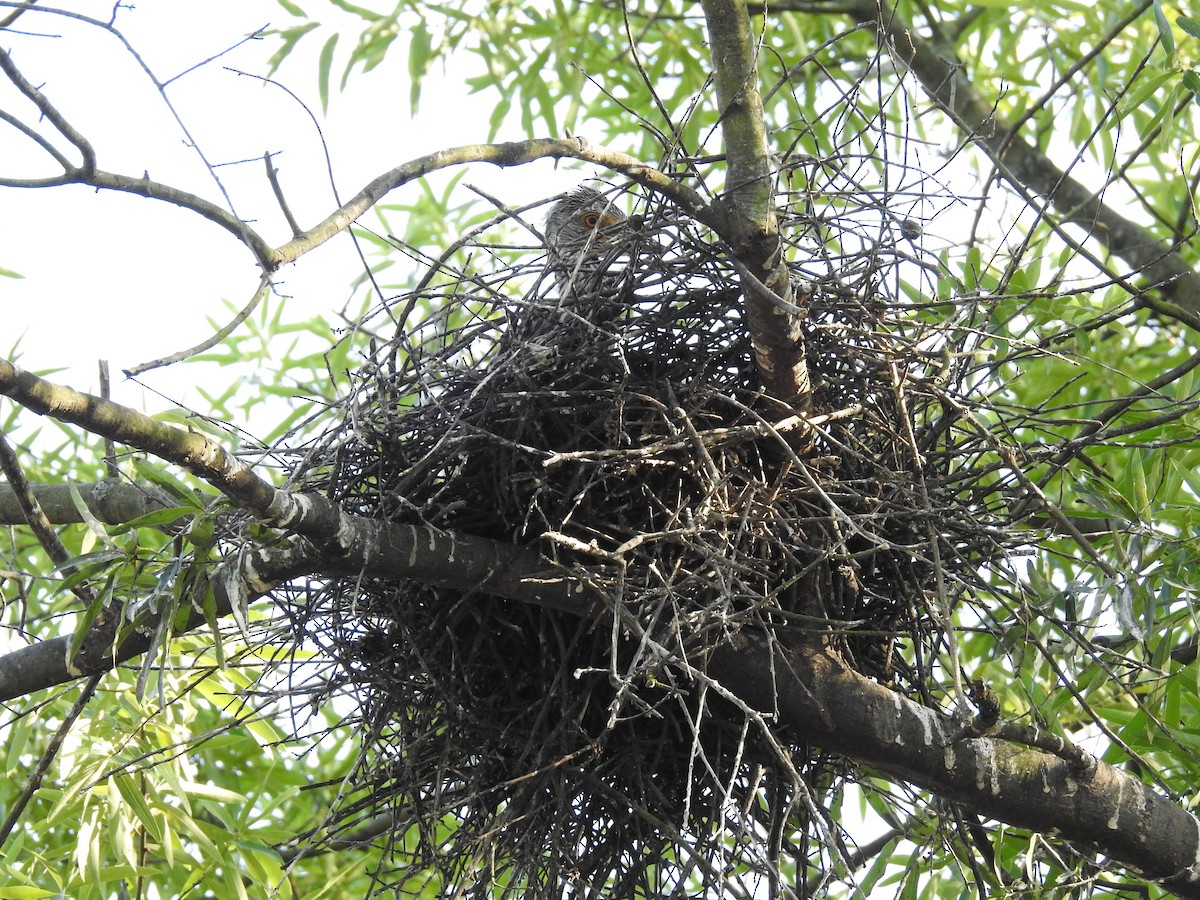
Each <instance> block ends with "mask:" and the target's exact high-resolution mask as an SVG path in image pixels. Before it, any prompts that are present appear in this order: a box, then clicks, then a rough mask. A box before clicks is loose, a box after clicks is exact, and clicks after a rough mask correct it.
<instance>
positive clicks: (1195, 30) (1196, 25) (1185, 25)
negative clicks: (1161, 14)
mask: <svg viewBox="0 0 1200 900" xmlns="http://www.w3.org/2000/svg"><path fill="white" fill-rule="evenodd" d="M1175 24H1176V25H1178V26H1179V29H1180V30H1181V31H1183V32H1184V33H1186V34H1189V35H1191V36H1192V37H1194V38H1196V39H1198V40H1200V22H1197V21H1196V20H1195V19H1190V18H1188V17H1187V16H1177V17H1176V19H1175Z"/></svg>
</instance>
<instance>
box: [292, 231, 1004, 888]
mask: <svg viewBox="0 0 1200 900" xmlns="http://www.w3.org/2000/svg"><path fill="white" fill-rule="evenodd" d="M851 212H853V210H847V212H846V215H847V217H848V219H853V216H851V215H850V213H851ZM875 219H876V220H877V221H878V216H876V217H875ZM644 220H645V225H644V235H643V238H644V239H643V240H642V241H641V243H640V244H639V245H638V247H637V248H635V249H634V250H633V251H631V252H629V253H628V254H625V255H624V256H623V257H622V258H621V259H618V260H612V261H611V263H610V265H609V266H608V268H607V272H606V273H605V275H604V284H603V285H600V284H596V285H594V286H593V288H591V289H594V296H591V297H590V299H589V295H588V294H587V293H586V291H587V290H589V288H588V287H587V286H586V285H574V286H571V287H570V288H569V289H568V288H564V286H562V285H559V286H555V285H554V284H553V282H552V280H551V279H549V278H546V277H543V275H544V273H543V262H542V261H541V260H540V259H533V260H528V259H521V260H517V261H515V262H513V263H512V264H510V265H508V266H507V267H504V266H501V265H499V264H498V258H497V257H493V259H492V269H491V270H490V271H488V272H487V273H486V274H484V273H479V272H475V271H473V270H467V269H466V267H464V268H463V270H455V269H453V268H451V267H450V265H449V263H445V264H444V265H440V266H439V268H437V269H436V270H435V271H434V272H432V273H431V276H430V277H429V278H427V279H426V281H425V283H424V284H423V286H422V287H421V288H420V289H419V291H418V292H417V293H416V294H415V295H412V296H408V297H405V298H402V300H401V302H400V303H399V304H396V305H395V306H394V307H393V309H399V308H403V309H404V310H405V312H406V314H407V318H406V319H405V326H404V327H403V328H402V329H401V330H400V331H399V333H397V334H395V335H394V336H393V337H391V338H390V339H387V340H386V341H384V342H382V343H381V344H380V345H379V346H378V347H377V348H376V350H375V352H374V354H373V356H372V357H371V359H370V360H369V361H368V364H367V365H366V366H364V368H363V369H362V372H361V376H360V380H359V382H358V386H357V388H356V390H355V392H354V395H353V396H352V397H350V398H349V399H348V401H347V406H346V409H347V415H346V416H345V419H344V420H343V421H342V423H341V424H340V425H339V426H338V427H337V428H336V429H334V431H333V432H332V433H331V434H330V435H327V437H326V441H325V443H324V444H323V446H325V447H327V448H330V449H329V450H328V452H325V453H324V454H323V455H322V456H321V458H320V459H313V460H310V466H311V469H310V470H309V471H308V472H307V473H299V476H301V477H302V478H303V479H304V480H306V481H307V482H308V483H309V485H310V486H316V487H320V488H322V489H324V490H326V491H328V493H329V494H330V496H331V497H333V498H334V499H335V500H337V501H338V502H339V503H341V504H342V505H343V506H345V507H346V508H347V509H348V510H350V511H352V512H355V513H359V514H363V515H370V516H378V517H380V518H384V519H389V520H392V521H399V522H414V523H422V524H426V525H432V526H435V527H438V528H445V529H449V530H456V531H461V532H465V533H470V534H474V535H480V536H486V537H490V538H494V539H500V540H505V541H512V542H516V543H521V544H533V545H535V546H537V547H539V548H540V549H541V550H542V552H543V553H545V554H546V555H547V556H548V557H549V558H551V559H552V560H553V561H554V562H555V563H556V564H558V565H560V566H564V567H567V568H571V569H573V570H576V571H577V572H578V573H579V574H580V575H581V577H585V578H586V579H587V580H588V581H589V583H590V584H592V585H593V587H594V588H595V589H596V590H597V591H598V592H599V593H601V594H602V595H603V596H604V597H605V598H606V602H607V606H608V609H609V612H610V614H611V615H610V616H609V617H608V618H607V619H605V620H603V621H583V620H579V619H576V618H572V617H570V616H569V615H566V614H564V613H560V612H557V611H554V610H547V609H542V608H538V607H534V606H530V605H526V604H522V603H519V602H515V601H511V600H504V599H499V598H495V597H488V596H479V595H475V594H471V593H462V592H452V591H446V590H440V589H435V588H431V587H428V586H424V585H419V584H413V583H406V582H400V583H395V582H386V583H385V582H381V581H370V580H367V581H364V580H362V579H342V580H337V581H330V582H326V583H322V584H321V585H319V586H316V587H314V588H313V589H312V590H311V591H310V593H309V595H308V596H307V597H306V601H305V604H304V607H303V609H302V610H298V611H297V621H298V623H299V624H300V626H301V628H302V633H303V635H304V639H306V640H308V641H311V642H313V643H315V644H316V645H318V646H319V647H320V648H321V650H322V652H323V653H325V654H327V655H328V657H329V658H330V659H332V660H334V661H335V662H336V665H337V668H336V670H335V674H332V675H330V676H329V679H328V690H329V692H330V693H335V692H347V693H349V694H350V695H352V696H353V698H354V700H355V702H356V704H357V710H358V712H357V715H356V719H357V722H358V726H359V728H360V731H361V734H362V736H363V740H364V742H365V745H366V759H367V763H366V764H365V765H364V766H363V767H362V769H361V773H360V775H359V778H358V781H357V785H356V786H357V788H358V789H359V792H358V797H359V799H358V800H357V801H356V802H355V803H353V804H351V805H349V806H348V807H347V808H346V809H345V810H343V812H342V814H343V816H344V822H345V823H347V825H346V827H349V824H350V823H352V822H354V821H356V820H357V819H358V818H360V817H363V816H366V815H369V814H371V813H374V812H377V811H378V810H380V809H390V810H391V811H392V812H393V813H394V817H395V822H396V823H397V824H396V826H395V828H394V830H393V832H392V834H391V838H390V848H391V851H392V859H393V862H394V864H395V867H394V868H392V869H389V870H388V871H386V872H381V873H380V878H381V883H384V884H388V885H390V886H391V887H393V888H396V889H398V890H403V889H405V886H406V884H408V881H407V879H408V878H410V876H411V872H412V871H415V870H422V871H424V872H426V873H428V872H434V873H436V877H438V878H440V879H442V881H443V883H444V885H445V892H446V893H447V894H449V893H451V886H453V887H454V889H455V890H458V891H459V892H461V893H463V894H465V895H470V896H480V897H482V896H489V897H491V896H495V895H496V892H497V890H499V894H501V895H504V896H530V897H560V896H563V893H562V892H563V890H564V889H565V888H566V886H572V888H573V890H574V891H575V893H574V894H573V895H572V896H579V897H584V896H589V897H590V896H596V897H600V896H604V897H610V896H622V897H624V896H630V897H632V896H646V897H650V896H659V895H662V894H663V893H664V892H665V891H666V890H668V889H669V888H672V887H675V886H678V885H681V884H684V883H688V882H689V880H690V881H691V882H693V883H697V884H717V883H721V884H722V885H723V886H724V887H723V889H725V890H727V891H729V892H730V895H731V896H736V895H737V894H738V891H737V890H735V889H732V888H731V887H730V885H729V881H728V875H727V874H722V873H727V871H728V870H727V868H726V867H727V865H729V864H731V863H732V864H734V865H735V866H736V865H741V866H743V867H744V868H745V869H746V870H747V871H751V872H752V871H756V870H758V869H759V868H761V866H762V865H763V862H764V859H765V854H766V853H767V850H766V848H767V847H768V846H769V845H770V843H771V841H770V840H769V839H768V838H769V835H770V834H771V833H772V832H774V831H777V830H778V828H779V827H780V821H781V819H780V817H781V816H782V817H784V818H787V817H789V816H791V817H795V816H797V815H798V816H799V817H800V818H801V819H804V818H810V817H811V813H812V811H813V810H815V809H816V804H815V799H816V798H817V797H818V795H819V793H820V791H822V790H823V789H825V788H827V787H828V786H829V784H830V783H831V781H832V780H834V779H836V778H838V777H840V775H839V771H838V770H837V769H836V767H834V766H833V765H832V764H831V763H829V761H828V760H825V759H823V758H822V757H820V756H817V755H814V754H813V751H812V750H811V748H807V747H805V746H804V745H803V743H802V742H801V741H800V740H799V738H797V737H796V736H793V737H792V745H791V746H790V747H785V746H784V744H783V743H780V741H779V740H778V739H777V736H775V735H772V734H770V733H769V731H768V730H767V729H766V728H765V726H764V723H763V722H762V720H761V718H759V719H757V720H756V719H755V718H754V716H753V715H752V714H751V711H749V710H746V709H742V708H739V707H738V706H737V704H735V703H732V702H730V701H729V700H728V699H723V698H721V697H720V696H718V695H717V694H716V693H714V692H712V691H710V690H709V689H708V685H707V683H706V682H705V681H704V680H703V678H700V677H698V674H699V670H697V669H694V668H691V667H690V666H689V665H687V664H681V661H686V660H702V659H703V658H704V654H705V652H706V651H707V650H708V649H711V648H713V647H715V646H717V645H719V644H720V643H721V642H723V641H725V640H727V639H728V637H729V635H730V634H731V633H733V632H735V631H737V630H738V629H741V628H757V629H766V630H767V631H768V632H770V633H774V634H779V633H783V632H785V631H787V632H791V633H801V634H808V635H815V634H820V635H823V636H824V639H825V640H828V641H831V642H833V646H836V647H837V648H838V650H839V652H841V653H842V654H843V655H844V656H845V658H846V659H847V660H848V661H849V662H850V663H851V664H852V665H853V666H855V667H856V668H857V669H858V670H859V671H861V672H864V673H866V674H868V675H870V676H872V677H875V678H878V679H880V680H881V681H885V682H887V683H892V684H895V685H896V686H897V688H898V689H900V690H904V691H907V692H909V693H914V694H922V693H923V692H924V691H926V690H927V678H928V676H929V674H930V668H929V667H930V661H931V659H932V658H933V656H934V655H935V654H936V652H937V650H938V648H937V642H938V641H939V640H940V635H941V633H942V632H941V630H940V626H939V623H940V622H942V621H943V619H942V617H943V616H944V614H945V611H946V609H948V607H949V605H952V604H953V602H954V594H955V593H956V592H957V591H960V590H961V589H962V587H963V584H964V579H963V578H961V577H960V578H959V579H958V580H957V581H955V582H952V583H950V584H949V586H947V583H946V580H945V579H944V578H942V579H939V578H937V577H935V576H936V575H937V573H938V572H944V571H945V570H953V571H956V572H959V573H962V572H970V571H973V570H974V568H975V567H977V566H978V564H979V562H980V561H981V560H985V559H988V558H991V557H992V556H994V555H995V554H996V553H998V552H1000V551H1001V550H1002V549H1003V543H1004V542H1003V541H1002V540H1001V539H999V538H998V532H997V531H996V529H994V528H992V527H989V526H988V525H987V524H986V520H987V494H986V493H981V494H973V493H971V492H969V491H968V492H965V493H964V491H963V488H962V485H961V484H960V483H956V482H954V481H953V480H952V479H951V477H950V464H951V460H952V459H953V458H954V454H956V453H958V449H957V448H950V447H948V446H947V443H948V441H952V440H953V439H954V438H953V437H952V432H951V431H950V430H948V429H946V428H944V427H940V426H939V425H938V424H937V418H938V410H939V409H940V407H938V405H937V401H936V391H932V390H926V389H924V388H922V387H921V386H922V385H924V384H927V383H929V378H928V374H929V369H930V352H929V350H928V349H927V348H928V347H930V346H932V344H931V343H930V335H929V334H928V333H916V332H914V330H913V327H912V325H911V324H910V323H909V322H907V321H906V320H903V319H901V318H898V317H896V314H895V307H896V303H895V298H894V297H890V296H888V295H887V293H886V290H885V277H886V276H887V275H888V273H889V272H890V271H891V270H892V269H894V267H895V265H896V264H897V263H896V259H897V257H896V256H895V255H894V254H893V255H889V254H887V253H881V252H880V249H879V247H880V244H879V241H878V239H873V240H871V241H869V242H867V241H863V240H858V239H857V238H856V235H857V233H858V232H857V231H856V229H861V228H862V227H863V225H862V222H861V221H860V220H859V219H853V222H854V224H853V227H842V230H841V231H840V232H839V233H838V234H837V235H836V238H837V239H836V240H833V239H831V222H830V220H829V219H828V218H825V219H822V220H818V218H817V217H814V216H813V215H811V213H809V212H798V213H796V214H794V215H792V216H790V217H787V218H785V228H786V229H787V233H788V234H789V237H790V240H791V241H792V242H793V245H794V248H795V249H796V250H797V251H799V252H797V258H798V259H803V260H805V263H804V265H802V266H800V265H798V266H797V267H796V277H797V278H800V279H803V280H804V281H805V286H806V292H807V293H808V294H810V295H811V303H812V310H813V312H812V318H811V321H810V327H809V331H808V335H807V337H808V340H809V342H810V345H809V359H810V360H811V366H812V375H813V382H814V386H815V394H814V412H815V413H816V414H817V415H819V416H824V417H825V418H823V419H822V420H821V424H820V425H818V426H817V429H816V434H815V440H814V442H813V444H812V448H811V451H810V452H809V453H807V454H806V455H805V456H803V457H802V456H798V455H797V453H796V451H795V450H794V449H793V444H792V443H789V441H788V440H786V439H785V438H784V437H783V436H781V435H780V434H779V433H778V432H777V431H776V430H775V428H774V423H775V422H776V421H777V420H778V418H779V417H780V415H779V412H778V410H777V409H776V408H775V407H773V405H772V404H771V403H770V402H769V401H768V400H767V399H766V398H764V397H763V396H762V394H761V391H760V387H759V383H758V378H757V374H756V372H755V369H754V365H753V354H752V348H751V346H750V344H749V339H748V337H747V333H746V329H745V328H744V327H743V319H742V313H741V310H740V305H739V303H740V293H739V289H738V285H737V281H736V278H735V275H734V273H733V271H732V269H731V267H730V266H729V265H728V264H727V263H726V262H725V261H724V260H723V259H722V257H721V254H720V252H719V251H718V249H717V248H716V246H715V244H714V243H713V242H712V241H711V240H709V239H708V238H707V237H706V235H705V234H703V233H702V232H700V231H697V230H696V229H695V228H694V227H693V226H692V225H691V224H689V223H687V222H680V221H677V220H675V219H674V218H673V217H672V216H671V215H670V214H669V212H668V211H666V210H663V209H652V210H649V211H647V213H646V215H645V216H644ZM614 279H616V280H615V281H614ZM568 291H570V295H569V296H567V293H568ZM418 309H425V310H428V312H427V314H426V315H424V316H420V315H418V314H417V313H416V311H417V310H418ZM381 320H382V318H381V319H379V320H377V321H381ZM372 324H373V323H372V322H367V323H364V327H372ZM981 523H985V524H981ZM935 595H937V596H935ZM931 598H932V599H931ZM785 737H786V736H785ZM767 785H769V790H768V793H769V795H770V797H771V798H772V802H771V803H770V804H769V808H766V807H764V806H763V805H762V804H761V803H760V802H759V801H758V799H757V798H758V797H759V795H760V792H761V791H762V790H764V789H765V788H764V786H767ZM810 820H811V818H810ZM814 827H816V829H817V831H818V832H820V831H821V830H822V829H823V828H825V826H824V824H823V823H822V822H821V821H820V817H819V816H817V817H816V820H815V822H814ZM668 863H669V864H668ZM497 885H503V888H502V889H498V888H497Z"/></svg>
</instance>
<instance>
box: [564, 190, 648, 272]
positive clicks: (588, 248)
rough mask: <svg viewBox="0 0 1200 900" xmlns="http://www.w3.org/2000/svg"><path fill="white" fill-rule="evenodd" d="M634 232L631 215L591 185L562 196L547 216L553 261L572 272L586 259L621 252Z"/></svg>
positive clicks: (599, 258)
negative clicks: (627, 214)
mask: <svg viewBox="0 0 1200 900" xmlns="http://www.w3.org/2000/svg"><path fill="white" fill-rule="evenodd" d="M633 233H634V229H633V228H631V226H630V222H629V219H628V217H627V216H626V215H625V214H624V213H623V212H621V211H620V210H619V209H617V208H616V207H615V206H614V205H613V203H612V201H611V200H610V199H609V198H608V197H606V196H605V195H604V194H602V193H600V192H599V191H597V190H595V189H594V188H590V187H582V188H578V189H577V190H575V191H573V192H571V193H570V194H568V195H567V196H566V197H564V198H563V199H562V200H559V201H558V202H557V203H555V204H554V206H552V207H551V208H550V214H549V215H548V216H547V217H546V248H547V250H549V251H550V261H551V264H552V265H553V266H554V267H555V268H556V269H558V270H559V271H560V272H563V273H568V274H569V273H572V272H576V271H578V270H579V268H580V267H581V265H583V264H585V263H589V262H602V261H604V260H606V259H609V258H611V257H612V256H613V255H615V254H617V253H619V252H620V251H621V250H622V249H624V248H625V247H626V245H627V244H628V243H629V241H630V239H631V237H632V235H633Z"/></svg>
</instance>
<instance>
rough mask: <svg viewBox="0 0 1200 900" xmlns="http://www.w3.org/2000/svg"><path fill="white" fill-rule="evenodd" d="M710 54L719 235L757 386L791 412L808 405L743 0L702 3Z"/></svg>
mask: <svg viewBox="0 0 1200 900" xmlns="http://www.w3.org/2000/svg"><path fill="white" fill-rule="evenodd" d="M701 5H702V6H703V9H704V17H705V19H706V21H707V25H708V39H709V44H710V46H711V49H712V60H713V72H714V76H715V84H716V89H717V101H718V103H719V104H720V109H721V135H722V138H723V140H724V143H725V154H726V162H727V166H728V176H727V181H726V185H725V191H726V193H725V196H724V198H723V201H724V203H723V205H724V212H725V217H726V221H727V227H726V228H725V229H724V231H723V233H722V237H724V238H725V239H726V242H727V243H728V244H729V245H730V248H731V250H732V255H733V257H734V259H735V260H736V262H737V265H738V271H739V274H740V276H741V280H742V285H743V293H744V295H745V302H746V318H747V321H748V324H749V326H750V336H751V339H752V340H753V342H754V355H755V360H756V362H757V363H758V368H759V371H760V373H761V375H762V379H763V384H764V386H765V387H766V388H767V390H768V391H769V392H770V393H771V394H772V395H773V396H774V397H775V398H776V399H778V400H781V401H782V402H783V403H785V404H786V405H787V406H788V407H790V408H791V409H793V410H795V411H797V412H804V411H806V410H807V409H808V407H809V404H810V402H811V393H812V387H811V385H810V383H809V377H808V364H807V362H806V360H805V351H804V336H803V333H802V331H801V327H802V324H803V320H802V316H801V315H798V314H797V313H798V312H802V310H800V309H798V307H800V306H802V305H803V302H804V298H803V297H801V298H798V299H799V303H797V298H796V297H795V295H794V291H793V289H792V284H791V279H790V277H789V274H788V268H787V265H786V264H785V261H784V258H783V245H782V242H781V241H780V239H779V221H778V219H777V218H776V216H775V200H774V186H773V184H772V179H773V174H772V170H771V159H770V148H769V146H768V145H767V135H766V127H765V125H764V120H763V107H762V97H761V95H760V94H759V90H758V57H757V52H756V46H755V42H754V36H753V34H752V33H751V31H750V18H749V16H748V14H747V11H746V2H745V0H704V2H703V3H702V4H701Z"/></svg>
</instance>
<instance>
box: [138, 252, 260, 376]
mask: <svg viewBox="0 0 1200 900" xmlns="http://www.w3.org/2000/svg"><path fill="white" fill-rule="evenodd" d="M270 289H271V279H270V278H269V277H268V276H267V275H263V276H262V278H260V279H259V282H258V290H257V291H255V292H254V296H253V297H251V298H250V302H249V303H247V304H246V305H245V306H244V307H242V309H241V310H240V311H239V312H238V314H237V315H236V316H234V317H233V318H232V319H231V320H230V321H229V323H228V324H227V325H225V326H224V327H223V328H220V329H218V330H217V331H215V332H213V334H211V335H210V336H209V337H207V338H205V339H204V340H203V341H201V342H200V343H199V344H197V345H196V346H194V347H189V348H188V349H187V350H180V351H179V352H178V353H172V354H171V355H170V356H164V357H163V358H162V359H152V360H150V361H149V362H144V363H140V364H138V365H136V366H132V367H130V368H128V369H125V370H124V371H125V375H126V377H128V378H133V377H135V376H137V375H141V374H142V373H143V372H149V371H150V370H151V369H159V368H162V367H163V366H170V365H173V364H175V363H177V362H182V361H183V360H185V359H189V358H190V357H193V356H195V355H196V354H197V353H203V352H204V351H206V350H211V349H212V348H213V347H215V346H216V345H217V344H219V343H221V341H223V340H225V338H227V337H229V335H231V334H233V332H234V329H236V328H237V327H238V326H239V325H241V324H242V323H243V322H245V321H246V319H248V318H250V315H251V313H253V312H254V310H256V309H258V305H259V304H260V303H262V301H263V298H264V297H266V296H267V293H268V292H269V291H270Z"/></svg>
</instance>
